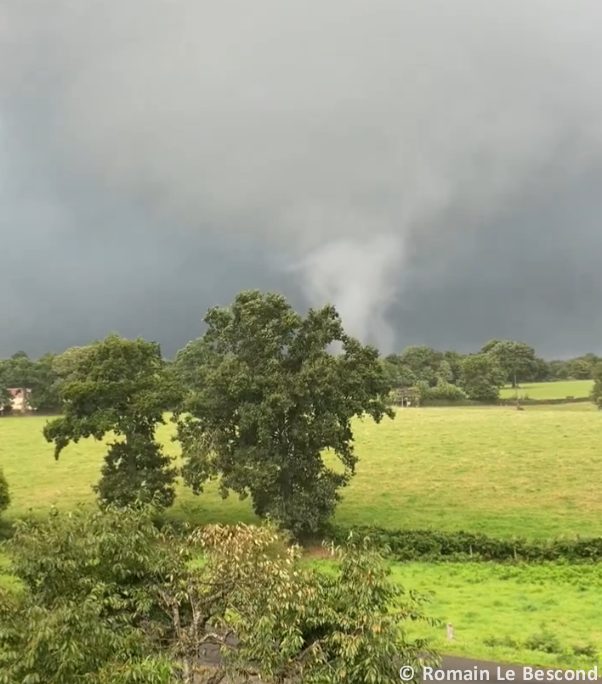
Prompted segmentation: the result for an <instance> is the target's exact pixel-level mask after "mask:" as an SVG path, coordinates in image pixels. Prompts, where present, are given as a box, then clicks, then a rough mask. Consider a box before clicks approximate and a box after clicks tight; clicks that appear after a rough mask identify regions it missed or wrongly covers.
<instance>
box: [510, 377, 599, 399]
mask: <svg viewBox="0 0 602 684" xmlns="http://www.w3.org/2000/svg"><path fill="white" fill-rule="evenodd" d="M592 386H593V382H592V381H591V380H566V381H560V382H536V383H531V384H529V385H521V386H520V387H519V388H518V396H519V397H520V398H521V399H524V398H529V399H566V398H567V397H573V398H574V399H580V398H584V397H589V394H590V392H591V391H592ZM516 393H517V391H516V389H513V388H512V387H504V388H503V389H502V390H501V392H500V396H501V397H502V399H512V398H514V397H515V396H516Z"/></svg>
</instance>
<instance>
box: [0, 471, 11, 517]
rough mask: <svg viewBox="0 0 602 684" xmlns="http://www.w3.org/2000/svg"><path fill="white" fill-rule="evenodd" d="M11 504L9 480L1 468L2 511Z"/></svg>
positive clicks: (0, 493)
mask: <svg viewBox="0 0 602 684" xmlns="http://www.w3.org/2000/svg"><path fill="white" fill-rule="evenodd" d="M9 504H10V494H9V492H8V482H7V481H6V478H5V477H4V474H3V472H2V470H0V513H2V512H3V511H5V510H6V509H7V508H8V506H9Z"/></svg>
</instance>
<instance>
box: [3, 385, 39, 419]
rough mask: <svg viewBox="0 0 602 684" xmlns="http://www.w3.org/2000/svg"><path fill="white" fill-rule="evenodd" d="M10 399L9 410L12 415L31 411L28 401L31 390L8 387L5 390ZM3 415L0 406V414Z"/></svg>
mask: <svg viewBox="0 0 602 684" xmlns="http://www.w3.org/2000/svg"><path fill="white" fill-rule="evenodd" d="M6 391H7V392H8V395H9V397H10V409H11V411H12V412H14V413H25V412H26V411H31V406H30V404H29V399H30V397H31V390H30V389H27V388H25V387H8V388H7V389H6ZM2 413H4V406H0V414H2Z"/></svg>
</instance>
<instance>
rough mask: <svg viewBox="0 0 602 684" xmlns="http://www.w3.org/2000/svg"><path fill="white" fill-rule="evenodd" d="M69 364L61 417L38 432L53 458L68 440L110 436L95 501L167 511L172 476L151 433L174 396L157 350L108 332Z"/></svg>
mask: <svg viewBox="0 0 602 684" xmlns="http://www.w3.org/2000/svg"><path fill="white" fill-rule="evenodd" d="M71 362H72V363H70V365H69V372H68V378H69V379H68V380H67V381H65V382H64V384H62V385H61V387H60V390H59V392H60V398H61V401H62V403H63V406H64V413H63V415H62V416H61V417H60V418H56V419H55V420H53V421H51V422H49V423H48V424H47V425H46V426H45V427H44V437H45V438H46V440H47V441H49V442H54V445H55V458H57V459H58V458H59V456H60V454H61V452H62V451H63V449H65V447H67V446H68V445H69V444H70V443H72V442H74V443H77V442H78V441H79V440H80V439H84V438H87V437H94V438H95V439H97V440H101V439H103V438H104V437H105V436H106V435H107V434H109V433H112V434H114V435H116V436H117V438H118V439H117V440H116V441H113V442H111V443H110V444H109V450H108V453H107V455H106V457H105V463H104V465H103V467H102V477H101V480H100V482H99V483H98V485H97V486H96V487H95V489H96V491H97V493H98V496H99V499H100V501H101V502H104V503H108V502H114V503H117V504H120V505H128V504H131V503H134V502H135V501H145V500H150V499H153V500H154V501H155V502H156V503H157V504H158V505H162V506H170V505H171V504H172V503H173V500H174V496H175V493H174V486H173V485H174V481H175V477H176V474H177V471H176V469H175V468H174V467H172V465H171V461H172V459H171V458H170V457H169V456H167V455H165V454H164V453H163V451H162V446H161V445H160V444H159V443H158V442H157V441H156V439H155V432H156V429H157V427H158V426H159V425H161V424H163V423H165V420H164V414H165V412H166V411H168V410H170V409H172V408H173V407H174V405H175V404H176V402H177V400H178V398H179V392H178V388H177V387H176V385H175V384H174V383H173V382H172V381H171V379H170V377H169V375H168V373H167V372H166V369H165V363H164V361H163V359H162V358H161V351H160V348H159V345H158V344H156V343H155V342H147V341H145V340H142V339H137V340H127V339H123V338H121V337H119V336H118V335H115V334H113V335H109V336H108V337H107V338H106V339H105V340H102V341H99V342H95V343H94V344H92V345H90V346H89V347H87V348H86V351H85V353H77V354H74V356H73V358H72V359H71Z"/></svg>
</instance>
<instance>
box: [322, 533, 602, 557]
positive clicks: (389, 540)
mask: <svg viewBox="0 0 602 684" xmlns="http://www.w3.org/2000/svg"><path fill="white" fill-rule="evenodd" d="M349 532H350V530H349V528H347V527H343V526H333V527H331V530H330V534H329V538H330V539H331V540H332V541H333V542H334V543H335V544H343V543H344V542H345V539H346V538H347V536H348V535H349ZM354 533H355V534H358V535H360V536H363V537H367V538H369V539H370V540H371V541H372V543H374V544H375V546H376V547H377V548H379V549H381V551H384V552H386V554H387V555H388V556H389V557H391V558H393V559H394V560H396V561H402V562H403V561H465V560H473V561H498V562H504V561H525V562H531V563H534V562H545V561H566V562H571V563H574V562H579V561H581V562H598V561H601V560H602V537H593V538H590V539H587V538H584V539H582V538H579V537H577V538H576V539H554V540H551V541H547V542H546V541H531V540H528V539H522V538H520V537H519V538H514V539H497V538H495V537H489V536H487V535H486V534H481V533H476V532H462V531H460V532H440V531H437V530H389V529H384V528H381V527H376V526H369V525H366V526H362V527H359V528H354Z"/></svg>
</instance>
